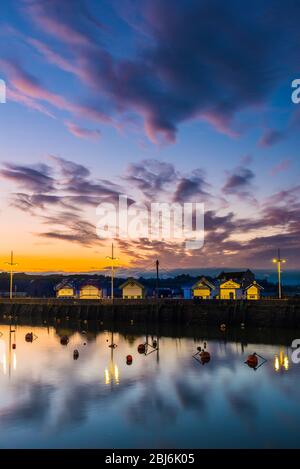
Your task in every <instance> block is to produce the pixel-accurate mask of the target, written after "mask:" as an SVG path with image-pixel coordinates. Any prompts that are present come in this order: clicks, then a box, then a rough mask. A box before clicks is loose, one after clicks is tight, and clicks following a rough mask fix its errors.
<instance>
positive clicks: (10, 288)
mask: <svg viewBox="0 0 300 469" xmlns="http://www.w3.org/2000/svg"><path fill="white" fill-rule="evenodd" d="M5 264H6V265H9V266H10V285H9V298H10V299H11V300H12V297H13V267H14V266H15V265H18V264H17V262H14V253H13V251H11V253H10V262H5Z"/></svg>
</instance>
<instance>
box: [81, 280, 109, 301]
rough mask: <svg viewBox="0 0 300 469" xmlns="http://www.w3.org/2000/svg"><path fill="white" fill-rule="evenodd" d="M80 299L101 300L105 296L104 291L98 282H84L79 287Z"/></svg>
mask: <svg viewBox="0 0 300 469" xmlns="http://www.w3.org/2000/svg"><path fill="white" fill-rule="evenodd" d="M79 298H80V300H100V299H101V298H103V291H102V288H101V287H100V285H99V284H98V283H97V282H92V281H89V282H84V283H82V284H81V285H80V288H79Z"/></svg>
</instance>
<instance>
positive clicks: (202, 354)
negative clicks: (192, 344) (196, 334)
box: [200, 350, 210, 365]
mask: <svg viewBox="0 0 300 469" xmlns="http://www.w3.org/2000/svg"><path fill="white" fill-rule="evenodd" d="M200 360H201V363H202V365H204V363H208V362H209V361H210V353H209V352H207V351H206V350H202V352H200Z"/></svg>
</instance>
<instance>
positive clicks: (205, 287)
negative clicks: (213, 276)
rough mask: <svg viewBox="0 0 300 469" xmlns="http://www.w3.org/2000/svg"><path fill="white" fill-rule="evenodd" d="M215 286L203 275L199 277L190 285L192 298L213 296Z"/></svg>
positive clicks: (204, 298) (206, 298)
mask: <svg viewBox="0 0 300 469" xmlns="http://www.w3.org/2000/svg"><path fill="white" fill-rule="evenodd" d="M215 289H216V287H215V286H214V285H213V284H212V283H211V282H210V281H209V280H207V279H206V278H205V277H201V278H200V279H199V280H197V282H196V283H195V284H194V285H193V286H192V292H193V298H199V299H203V300H209V299H210V298H212V296H213V292H214V291H215Z"/></svg>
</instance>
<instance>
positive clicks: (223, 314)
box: [0, 298, 300, 329]
mask: <svg viewBox="0 0 300 469" xmlns="http://www.w3.org/2000/svg"><path fill="white" fill-rule="evenodd" d="M8 317H10V318H13V319H16V318H22V317H23V318H25V317H26V318H28V319H34V318H35V319H39V320H43V319H44V320H47V319H49V318H53V319H60V320H71V319H72V320H94V321H102V322H105V321H119V322H141V323H145V322H149V323H152V322H154V323H155V322H157V323H170V324H176V323H178V324H184V325H193V324H195V325H221V324H223V323H224V324H226V325H227V326H230V325H233V326H240V325H241V324H244V325H245V327H268V328H271V327H272V328H273V327H274V328H289V329H294V328H300V300H299V299H297V298H295V299H293V298H290V299H287V300H259V301H246V300H238V301H230V300H228V301H225V300H201V301H198V302H194V301H192V300H176V299H162V300H159V301H158V302H156V301H155V300H150V299H149V300H121V299H116V300H115V301H114V303H113V304H112V302H111V301H110V300H101V301H99V300H95V301H85V300H57V299H38V298H24V299H20V298H18V299H13V300H11V301H10V300H8V299H0V319H5V318H8Z"/></svg>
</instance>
